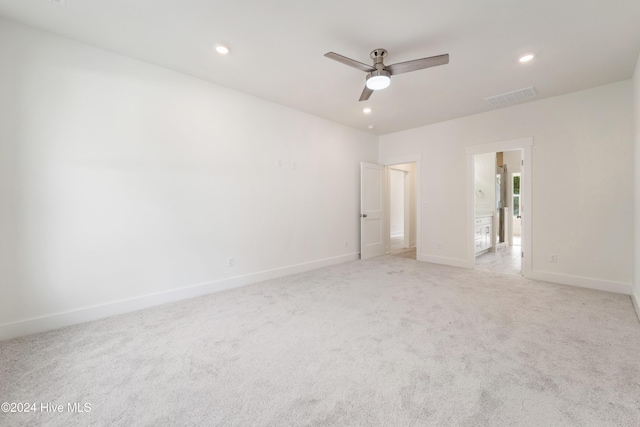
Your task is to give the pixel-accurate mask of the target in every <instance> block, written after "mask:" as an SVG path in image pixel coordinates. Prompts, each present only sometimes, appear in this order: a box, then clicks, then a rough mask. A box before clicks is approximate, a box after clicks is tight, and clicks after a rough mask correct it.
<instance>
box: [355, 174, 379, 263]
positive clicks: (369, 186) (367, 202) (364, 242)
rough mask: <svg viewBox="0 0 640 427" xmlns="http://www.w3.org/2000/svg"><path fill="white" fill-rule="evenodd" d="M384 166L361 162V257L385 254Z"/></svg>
mask: <svg viewBox="0 0 640 427" xmlns="http://www.w3.org/2000/svg"><path fill="white" fill-rule="evenodd" d="M384 200H385V199H384V166H382V165H376V164H374V163H365V162H362V163H361V164H360V258H361V259H367V258H373V257H376V256H380V255H384Z"/></svg>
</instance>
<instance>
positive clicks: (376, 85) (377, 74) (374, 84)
mask: <svg viewBox="0 0 640 427" xmlns="http://www.w3.org/2000/svg"><path fill="white" fill-rule="evenodd" d="M390 76H391V74H389V72H388V71H386V70H376V71H372V72H370V73H369V74H367V87H368V88H369V89H371V90H381V89H384V88H387V87H389V85H390V84H391V77H390Z"/></svg>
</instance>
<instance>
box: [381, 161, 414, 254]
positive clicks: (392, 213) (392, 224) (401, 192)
mask: <svg viewBox="0 0 640 427" xmlns="http://www.w3.org/2000/svg"><path fill="white" fill-rule="evenodd" d="M387 171H388V173H387V177H388V186H387V188H388V189H389V191H388V192H387V193H388V197H389V198H388V212H389V215H388V218H389V223H388V230H389V255H393V256H398V257H402V258H408V259H416V234H417V233H416V229H417V227H416V197H415V193H416V165H415V163H404V164H399V165H391V166H388V167H387Z"/></svg>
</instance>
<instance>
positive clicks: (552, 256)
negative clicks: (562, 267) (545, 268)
mask: <svg viewBox="0 0 640 427" xmlns="http://www.w3.org/2000/svg"><path fill="white" fill-rule="evenodd" d="M549 262H553V263H556V262H558V255H556V254H550V255H549Z"/></svg>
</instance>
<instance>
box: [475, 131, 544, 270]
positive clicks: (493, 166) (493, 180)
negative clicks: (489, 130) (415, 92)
mask: <svg viewBox="0 0 640 427" xmlns="http://www.w3.org/2000/svg"><path fill="white" fill-rule="evenodd" d="M532 146H533V138H530V137H529V138H521V139H517V140H510V141H502V142H495V143H488V144H481V145H475V146H470V147H467V148H466V154H467V218H468V222H467V224H468V225H467V236H468V239H469V240H467V242H468V243H467V263H468V264H467V265H468V266H469V267H470V268H482V269H487V270H493V271H499V272H503V273H512V274H522V275H524V276H525V277H530V275H531V222H530V221H529V220H528V218H529V217H528V214H529V212H531V151H532ZM499 153H501V154H499ZM498 157H501V158H500V159H499V158H498ZM518 166H519V168H518ZM478 174H479V175H481V176H477V175H478ZM514 185H516V187H514ZM516 203H517V212H516V206H515V204H516ZM518 243H519V245H518Z"/></svg>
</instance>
